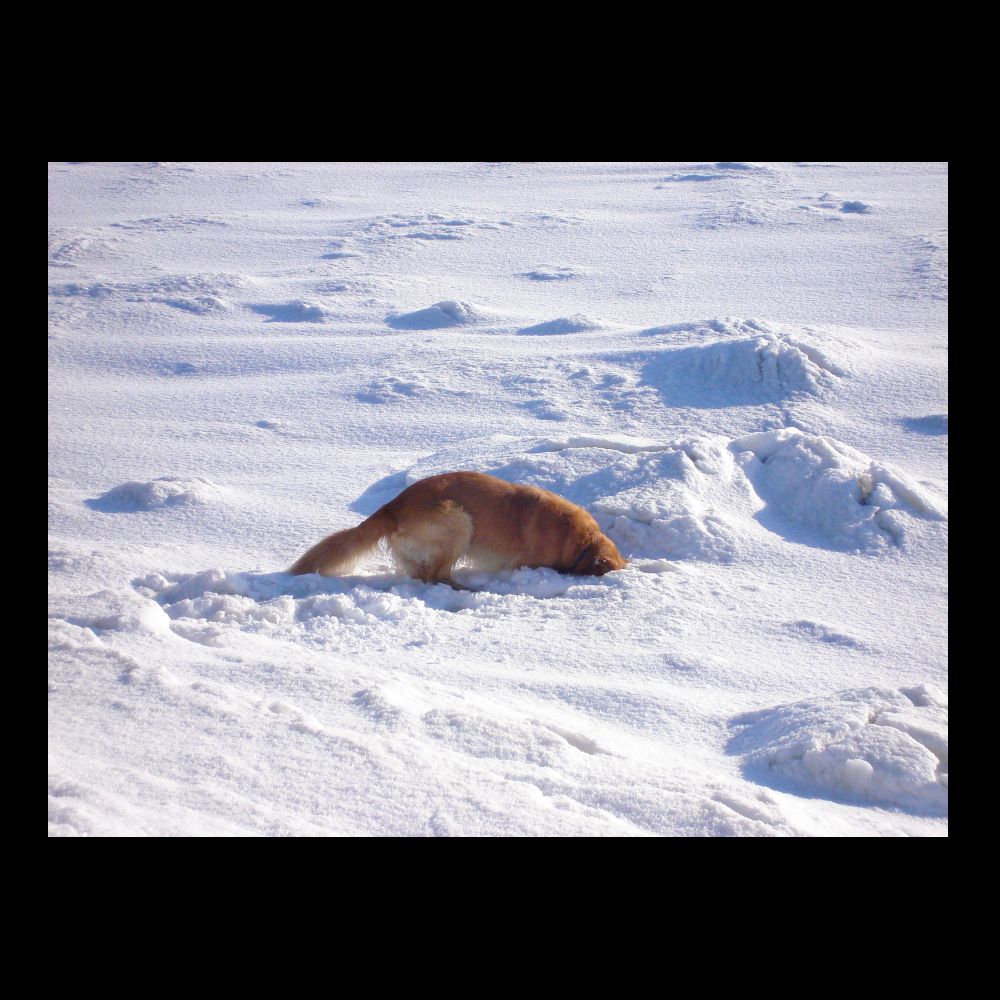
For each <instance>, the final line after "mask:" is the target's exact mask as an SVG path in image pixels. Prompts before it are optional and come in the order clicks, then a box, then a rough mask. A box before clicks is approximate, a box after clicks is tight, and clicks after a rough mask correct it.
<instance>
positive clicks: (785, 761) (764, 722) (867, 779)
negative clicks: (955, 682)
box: [728, 685, 948, 814]
mask: <svg viewBox="0 0 1000 1000" xmlns="http://www.w3.org/2000/svg"><path fill="white" fill-rule="evenodd" d="M730 725H731V726H732V727H734V728H737V729H739V730H740V732H739V733H738V734H737V735H736V736H734V737H733V739H732V740H731V741H730V743H729V748H728V749H729V752H730V753H736V754H739V755H741V756H743V757H744V758H745V762H746V771H747V774H748V776H749V777H751V778H753V779H755V780H757V781H760V782H762V783H763V784H768V785H772V786H774V787H781V788H790V789H792V790H794V791H796V792H801V793H803V794H807V795H818V796H823V797H826V796H836V797H840V798H847V799H850V800H855V801H863V802H877V803H881V804H885V805H891V806H898V807H900V808H903V809H908V810H913V811H917V812H925V813H931V814H946V813H947V811H948V699H947V696H946V695H945V694H944V693H943V692H942V691H940V690H939V689H937V688H935V687H933V686H931V685H920V686H919V687H913V688H900V689H899V690H891V689H888V688H877V687H871V688H864V689H862V690H855V691H842V692H840V693H839V694H836V695H833V696H832V697H829V698H815V699H810V700H808V701H799V702H795V703H794V704H791V705H779V706H777V707H775V708H768V709H764V710H763V711H760V712H750V713H748V714H746V715H741V716H738V717H737V718H735V719H733V720H732V721H731V723H730Z"/></svg>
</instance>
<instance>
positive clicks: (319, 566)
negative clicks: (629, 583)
mask: <svg viewBox="0 0 1000 1000" xmlns="http://www.w3.org/2000/svg"><path fill="white" fill-rule="evenodd" d="M382 539H385V540H386V541H387V543H388V545H389V551H390V552H391V553H392V555H393V557H394V558H395V560H396V562H397V563H398V564H399V567H400V569H401V570H402V571H403V572H404V573H406V574H407V575H408V576H413V577H417V578H418V579H420V580H423V581H424V582H426V583H447V584H450V585H451V586H456V584H455V582H454V581H453V580H452V578H451V572H452V570H453V569H454V567H455V564H456V563H457V562H458V561H459V560H460V559H465V560H466V561H467V562H469V563H470V564H471V565H473V566H475V567H477V568H480V569H485V570H489V571H494V570H500V569H517V568H519V567H521V566H550V567H551V568H552V569H555V570H558V571H559V572H561V573H574V574H578V575H581V576H602V575H603V574H604V573H607V572H609V571H611V570H616V569H622V568H623V567H624V566H625V565H626V560H624V559H623V558H622V557H621V555H619V553H618V549H617V548H616V547H615V543H614V542H612V541H611V539H609V538H607V537H606V536H605V535H603V534H602V533H601V529H600V528H599V527H598V526H597V522H596V521H595V520H594V519H593V518H592V517H591V516H590V514H588V513H587V512H586V511H585V510H584V509H583V508H582V507H577V505H576V504H574V503H570V502H569V500H564V499H563V498H562V497H560V496H557V495H556V494H555V493H550V492H549V491H548V490H541V489H538V488H537V487H536V486H522V485H521V484H519V483H508V482H505V481H504V480H502V479H497V478H496V477H495V476H487V475H486V474H485V473H482V472H446V473H444V474H443V475H440V476H431V477H429V478H428V479H421V480H420V481H419V482H417V483H414V484H413V485H412V486H408V487H407V488H406V489H405V490H403V492H402V493H400V494H399V496H398V497H396V499H395V500H392V501H390V502H389V503H387V504H386V505H385V506H384V507H381V508H380V509H379V510H377V511H376V512H375V513H374V514H372V516H371V517H369V518H368V520H366V521H363V522H362V523H361V524H359V525H358V526H357V527H356V528H349V529H348V530H347V531H338V532H336V533H335V534H332V535H330V536H328V537H327V538H324V539H323V541H321V542H318V543H317V544H316V545H314V546H313V547H312V548H311V549H310V550H309V551H308V552H307V553H306V554H305V555H304V556H302V558H301V559H299V560H298V561H297V562H296V563H295V565H294V566H292V568H291V569H290V570H289V571H288V572H289V573H296V574H299V573H321V574H322V575H323V576H339V575H341V574H342V573H344V572H346V571H347V570H349V569H350V568H351V566H352V565H353V564H354V563H356V562H357V561H358V560H359V559H360V558H362V557H363V556H365V555H367V554H368V553H369V552H371V551H372V550H373V549H374V548H375V547H376V546H377V545H378V543H379V542H380V541H381V540H382Z"/></svg>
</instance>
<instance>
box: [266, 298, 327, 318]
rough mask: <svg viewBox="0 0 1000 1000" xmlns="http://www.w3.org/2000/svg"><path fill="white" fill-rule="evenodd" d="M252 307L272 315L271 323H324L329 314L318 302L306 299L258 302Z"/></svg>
mask: <svg viewBox="0 0 1000 1000" xmlns="http://www.w3.org/2000/svg"><path fill="white" fill-rule="evenodd" d="M250 308H251V309H252V310H253V311H254V312H256V313H262V314H263V315H264V316H270V317H271V318H270V319H269V320H268V322H269V323H322V322H323V321H324V320H325V319H327V317H328V315H329V314H328V313H327V311H326V309H324V308H323V306H321V305H320V304H319V303H318V302H307V301H305V300H304V299H294V300H293V301H291V302H258V303H257V304H256V305H252V306H250Z"/></svg>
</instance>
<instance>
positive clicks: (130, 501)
mask: <svg viewBox="0 0 1000 1000" xmlns="http://www.w3.org/2000/svg"><path fill="white" fill-rule="evenodd" d="M225 494H226V491H225V490H224V489H223V487H221V486H218V485H216V484H215V483H213V482H211V481H210V480H208V479H202V478H201V477H200V476H194V477H191V478H186V479H185V478H179V477H176V476H163V477H161V478H160V479H154V480H152V481H151V482H147V483H139V482H134V483H122V484H121V486H115V487H114V488H113V489H110V490H108V492H107V493H103V494H102V495H101V496H100V497H98V498H97V499H96V500H92V501H90V503H89V506H91V507H93V508H95V509H97V510H102V511H104V512H106V513H120V512H126V511H139V510H159V509H161V508H163V507H186V506H198V505H208V504H214V503H218V502H219V501H220V500H222V499H223V498H224V497H225Z"/></svg>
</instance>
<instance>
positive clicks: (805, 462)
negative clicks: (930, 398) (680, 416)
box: [731, 427, 947, 552]
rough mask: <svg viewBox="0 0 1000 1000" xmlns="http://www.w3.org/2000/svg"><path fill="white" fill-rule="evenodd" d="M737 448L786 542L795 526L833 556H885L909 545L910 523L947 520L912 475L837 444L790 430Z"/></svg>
mask: <svg viewBox="0 0 1000 1000" xmlns="http://www.w3.org/2000/svg"><path fill="white" fill-rule="evenodd" d="M731 448H732V450H733V451H734V452H735V453H736V454H737V457H738V461H739V462H740V463H741V464H742V466H743V469H744V471H745V472H746V475H747V477H748V478H749V480H750V482H751V483H752V484H753V487H754V489H755V490H756V491H757V494H758V495H759V496H760V498H761V499H762V500H764V501H765V503H766V504H767V509H766V511H764V512H762V514H761V516H760V520H761V522H762V523H764V524H765V525H766V526H767V527H769V528H771V529H772V530H775V531H778V532H779V534H784V535H786V536H788V535H789V532H788V530H787V525H788V524H789V523H790V524H793V525H798V526H801V527H803V528H805V529H807V531H809V532H812V533H815V534H816V535H819V536H820V537H822V538H823V539H824V540H825V542H826V543H827V544H828V545H829V546H830V547H832V548H836V549H845V550H853V551H862V552H878V551H882V550H885V549H887V548H890V547H892V546H894V545H903V544H904V540H905V536H906V531H907V528H908V527H909V525H910V523H911V522H910V518H913V517H920V518H926V519H929V520H943V519H945V518H946V517H947V513H946V509H945V506H944V504H943V503H942V502H940V501H938V500H936V499H935V498H933V497H932V496H931V495H930V493H929V492H928V491H927V490H926V489H924V488H923V487H921V486H918V485H917V484H916V483H915V482H913V480H912V479H910V478H909V477H908V476H906V475H905V474H904V473H902V472H899V471H896V470H894V469H892V468H891V467H889V466H886V465H882V464H880V463H878V462H876V461H875V460H874V459H872V458H870V457H869V456H867V455H864V454H862V453H861V452H860V451H856V450H855V449H854V448H850V447H848V446H847V445H845V444H841V443H840V442H839V441H836V440H834V439H833V438H829V437H818V436H815V435H812V434H805V433H803V432H802V431H799V430H796V429H794V428H790V427H786V428H783V429H781V430H777V431H767V432H765V433H761V434H749V435H747V436H746V437H742V438H737V439H736V440H735V441H733V442H732V445H731ZM781 521H784V522H786V523H785V524H782V523H781ZM792 540H796V541H808V540H809V539H807V538H803V537H793V539H792Z"/></svg>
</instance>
